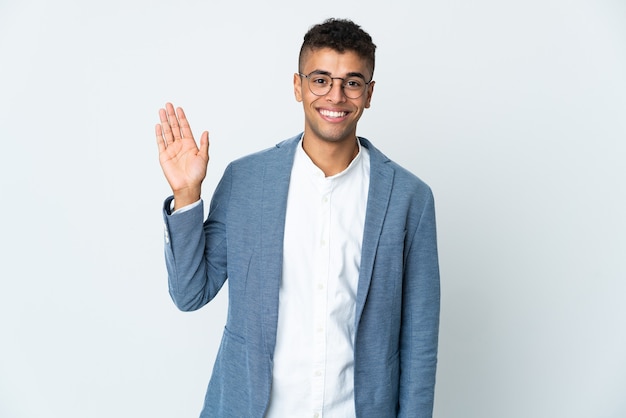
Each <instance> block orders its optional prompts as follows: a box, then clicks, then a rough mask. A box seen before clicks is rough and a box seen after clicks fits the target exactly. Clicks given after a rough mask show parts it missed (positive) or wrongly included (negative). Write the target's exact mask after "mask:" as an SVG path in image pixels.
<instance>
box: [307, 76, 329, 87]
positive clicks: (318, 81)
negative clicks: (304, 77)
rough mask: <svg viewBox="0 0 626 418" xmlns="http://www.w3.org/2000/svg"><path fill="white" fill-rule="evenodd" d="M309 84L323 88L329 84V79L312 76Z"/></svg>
mask: <svg viewBox="0 0 626 418" xmlns="http://www.w3.org/2000/svg"><path fill="white" fill-rule="evenodd" d="M311 83H313V84H317V85H319V86H325V85H327V84H329V83H330V79H329V78H328V77H325V76H323V75H314V76H312V77H311Z"/></svg>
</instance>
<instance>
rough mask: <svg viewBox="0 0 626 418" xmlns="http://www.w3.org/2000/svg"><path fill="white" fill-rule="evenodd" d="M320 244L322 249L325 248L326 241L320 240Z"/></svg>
mask: <svg viewBox="0 0 626 418" xmlns="http://www.w3.org/2000/svg"><path fill="white" fill-rule="evenodd" d="M320 244H321V245H322V247H323V246H325V245H326V240H325V239H323V240H321V241H320Z"/></svg>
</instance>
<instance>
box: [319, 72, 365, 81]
mask: <svg viewBox="0 0 626 418" xmlns="http://www.w3.org/2000/svg"><path fill="white" fill-rule="evenodd" d="M311 74H322V75H327V76H329V77H332V74H331V73H330V72H328V71H324V70H315V71H311V72H310V73H309V75H311ZM348 77H359V78H362V79H363V80H365V76H364V75H363V74H361V73H359V72H356V71H353V72H349V73H347V74H346V76H345V77H341V78H348Z"/></svg>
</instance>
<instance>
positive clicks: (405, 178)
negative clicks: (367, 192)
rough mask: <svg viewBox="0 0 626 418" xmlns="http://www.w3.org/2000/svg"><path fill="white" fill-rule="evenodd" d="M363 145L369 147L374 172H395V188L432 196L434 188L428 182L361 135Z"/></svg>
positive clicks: (371, 166) (404, 191) (371, 168)
mask: <svg viewBox="0 0 626 418" xmlns="http://www.w3.org/2000/svg"><path fill="white" fill-rule="evenodd" d="M359 141H360V142H361V145H362V146H364V147H365V148H367V150H368V151H369V154H370V170H371V172H372V173H376V172H381V171H388V172H391V173H392V174H393V188H394V189H395V190H398V191H400V192H403V193H409V194H411V193H417V194H420V195H426V196H431V195H432V190H431V188H430V186H429V185H428V184H426V182H424V181H423V180H422V179H421V178H420V177H418V176H417V175H416V174H414V173H413V172H411V171H409V170H408V169H406V168H405V167H403V166H401V165H400V164H398V163H396V162H395V161H393V160H391V159H390V158H389V157H387V156H386V155H385V154H384V153H383V152H382V151H380V150H379V149H378V148H376V147H375V146H374V145H373V144H372V142H371V141H369V140H368V139H366V138H361V137H359Z"/></svg>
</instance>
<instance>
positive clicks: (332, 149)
mask: <svg viewBox="0 0 626 418" xmlns="http://www.w3.org/2000/svg"><path fill="white" fill-rule="evenodd" d="M302 148H303V149H304V152H306V154H307V155H308V156H309V158H310V159H311V161H313V164H315V165H316V166H317V167H319V169H320V170H322V171H323V172H324V175H326V177H330V176H334V175H335V174H338V173H341V172H342V171H343V170H345V169H346V168H347V167H348V166H349V165H350V163H351V162H352V160H354V158H355V157H356V156H357V155H358V153H359V145H358V139H357V138H356V137H354V140H351V141H341V142H329V141H313V140H310V139H309V137H307V136H306V135H305V136H304V138H303V139H302Z"/></svg>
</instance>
